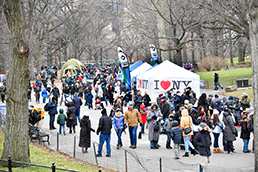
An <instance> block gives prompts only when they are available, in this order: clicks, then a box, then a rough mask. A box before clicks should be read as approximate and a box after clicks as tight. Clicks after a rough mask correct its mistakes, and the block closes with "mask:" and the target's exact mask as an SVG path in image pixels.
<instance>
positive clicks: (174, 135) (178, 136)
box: [170, 121, 182, 159]
mask: <svg viewBox="0 0 258 172" xmlns="http://www.w3.org/2000/svg"><path fill="white" fill-rule="evenodd" d="M178 125H179V124H178V122H177V121H172V129H171V133H170V134H171V139H172V140H173V141H174V154H175V157H174V159H179V157H180V151H179V146H180V144H181V143H182V129H181V128H180V127H179V126H178Z"/></svg>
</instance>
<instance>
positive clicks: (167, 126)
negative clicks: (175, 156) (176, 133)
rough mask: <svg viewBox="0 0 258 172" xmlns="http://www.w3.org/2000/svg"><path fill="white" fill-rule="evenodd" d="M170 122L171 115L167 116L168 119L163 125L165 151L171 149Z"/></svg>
mask: <svg viewBox="0 0 258 172" xmlns="http://www.w3.org/2000/svg"><path fill="white" fill-rule="evenodd" d="M172 122H173V115H172V114H171V115H169V119H168V120H167V121H166V123H165V126H164V127H165V131H166V134H167V143H166V148H167V149H172V147H171V144H170V143H171V129H172Z"/></svg>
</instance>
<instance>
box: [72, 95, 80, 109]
mask: <svg viewBox="0 0 258 172" xmlns="http://www.w3.org/2000/svg"><path fill="white" fill-rule="evenodd" d="M73 103H74V106H75V108H76V109H80V107H81V105H82V99H81V98H79V97H78V96H76V97H74V98H73Z"/></svg>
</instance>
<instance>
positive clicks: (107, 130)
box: [97, 109, 112, 157]
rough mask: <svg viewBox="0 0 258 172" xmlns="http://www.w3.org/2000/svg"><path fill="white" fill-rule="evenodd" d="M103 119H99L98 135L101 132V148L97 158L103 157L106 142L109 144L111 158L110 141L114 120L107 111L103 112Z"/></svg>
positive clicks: (108, 150) (108, 155)
mask: <svg viewBox="0 0 258 172" xmlns="http://www.w3.org/2000/svg"><path fill="white" fill-rule="evenodd" d="M101 114H102V117H101V118H100V119H99V126H98V129H97V135H98V134H99V132H101V134H100V136H99V148H98V154H97V157H101V156H102V147H103V144H104V142H105V141H106V144H107V155H106V156H107V157H110V156H111V147H110V139H111V137H110V136H111V128H112V120H111V118H109V117H108V116H107V110H106V109H102V110H101Z"/></svg>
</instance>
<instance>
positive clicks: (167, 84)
mask: <svg viewBox="0 0 258 172" xmlns="http://www.w3.org/2000/svg"><path fill="white" fill-rule="evenodd" d="M160 86H161V87H162V88H163V89H164V90H166V89H168V88H169V87H170V81H161V82H160Z"/></svg>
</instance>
